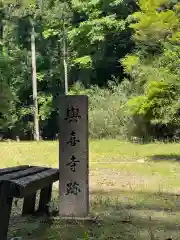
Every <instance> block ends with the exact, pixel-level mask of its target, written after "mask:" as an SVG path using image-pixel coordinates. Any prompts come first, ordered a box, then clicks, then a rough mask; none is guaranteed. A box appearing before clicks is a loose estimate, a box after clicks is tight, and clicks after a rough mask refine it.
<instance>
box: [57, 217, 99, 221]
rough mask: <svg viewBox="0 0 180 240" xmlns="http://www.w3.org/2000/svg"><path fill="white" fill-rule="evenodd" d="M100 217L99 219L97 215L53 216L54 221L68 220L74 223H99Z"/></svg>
mask: <svg viewBox="0 0 180 240" xmlns="http://www.w3.org/2000/svg"><path fill="white" fill-rule="evenodd" d="M99 220H100V219H98V217H97V216H87V217H75V216H72V217H66V216H58V217H55V218H53V221H55V222H56V221H67V222H71V223H72V222H73V223H76V222H77V223H78V222H84V223H97V222H99Z"/></svg>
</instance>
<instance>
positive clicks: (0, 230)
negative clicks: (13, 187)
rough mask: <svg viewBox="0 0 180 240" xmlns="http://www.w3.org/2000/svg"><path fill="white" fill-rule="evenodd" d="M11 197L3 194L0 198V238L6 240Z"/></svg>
mask: <svg viewBox="0 0 180 240" xmlns="http://www.w3.org/2000/svg"><path fill="white" fill-rule="evenodd" d="M12 201H13V198H12V197H5V196H3V197H2V198H1V199H0V219H1V223H0V239H1V240H7V234H8V226H9V218H10V215H11V208H12Z"/></svg>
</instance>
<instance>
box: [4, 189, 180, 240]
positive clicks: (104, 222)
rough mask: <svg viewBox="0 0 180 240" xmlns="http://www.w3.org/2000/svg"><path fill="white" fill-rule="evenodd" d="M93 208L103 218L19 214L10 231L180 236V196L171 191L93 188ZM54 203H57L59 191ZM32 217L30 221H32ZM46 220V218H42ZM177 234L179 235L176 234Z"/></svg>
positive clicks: (28, 235)
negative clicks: (69, 219)
mask: <svg viewBox="0 0 180 240" xmlns="http://www.w3.org/2000/svg"><path fill="white" fill-rule="evenodd" d="M90 200H91V201H90V211H91V214H92V215H97V216H99V219H101V221H94V222H91V223H90V222H86V223H84V224H83V223H80V222H71V223H70V222H64V221H62V220H61V221H54V222H49V223H48V221H47V220H48V219H47V217H39V218H37V217H28V218H23V221H22V217H19V216H18V217H17V219H18V220H19V222H18V220H16V223H15V225H14V226H11V227H10V229H9V234H10V235H13V236H22V237H23V239H27V240H29V239H33V240H36V239H39V240H49V239H51V240H56V239H57V240H61V239H62V240H74V239H75V240H87V239H89V240H93V239H94V240H95V239H96V240H97V239H99V240H101V239H102V240H110V239H114V240H115V239H122V240H126V239H129V240H141V239H142V240H148V239H149V240H152V239H153V238H152V235H153V236H154V237H155V238H154V239H162V240H165V239H168V238H172V239H180V231H179V227H178V225H179V224H180V197H179V196H178V195H175V194H170V193H161V192H159V193H149V192H134V191H133V192H129V191H121V190H111V191H103V190H97V191H92V192H91V194H90ZM53 205H54V207H55V206H58V198H57V195H56V197H55V199H54V204H53ZM29 220H30V221H29ZM41 221H44V222H41ZM177 236H179V237H178V238H177Z"/></svg>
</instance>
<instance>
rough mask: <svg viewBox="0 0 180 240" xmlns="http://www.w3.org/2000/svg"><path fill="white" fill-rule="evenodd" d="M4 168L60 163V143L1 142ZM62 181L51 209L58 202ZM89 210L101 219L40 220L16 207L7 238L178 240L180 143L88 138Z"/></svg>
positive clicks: (179, 234)
mask: <svg viewBox="0 0 180 240" xmlns="http://www.w3.org/2000/svg"><path fill="white" fill-rule="evenodd" d="M0 154H1V155H0V167H1V168H3V167H7V166H14V165H19V164H32V165H45V166H53V167H58V143H57V142H39V143H35V142H19V143H0ZM57 187H58V185H56V184H55V186H54V191H53V198H54V201H53V202H52V208H55V207H57V206H58V197H57V195H58V188H57ZM90 205H91V206H90V212H91V214H93V215H98V216H99V217H100V218H101V219H102V220H103V221H101V222H99V223H98V224H97V223H91V224H89V223H86V224H84V225H83V224H80V223H79V224H78V223H77V224H75V223H73V224H70V223H69V224H68V223H65V222H58V223H54V224H47V223H46V224H45V223H41V222H40V220H39V219H38V220H37V219H35V218H34V217H28V218H27V217H26V218H23V217H21V216H19V215H18V213H20V209H21V207H22V202H21V201H19V202H18V207H13V213H12V217H11V221H10V227H9V236H11V237H12V236H22V239H26V240H29V239H32V240H38V239H39V240H61V239H62V240H74V239H75V240H76V239H77V240H87V239H89V240H93V239H94V240H95V239H99V240H100V239H102V240H108V239H109V240H110V239H122V240H126V239H130V240H131V239H132V240H133V239H136V240H155V239H162V240H165V239H168V238H172V239H173V240H174V239H180V228H179V225H180V144H163V143H155V144H146V145H137V144H130V143H125V142H120V141H116V140H101V141H90Z"/></svg>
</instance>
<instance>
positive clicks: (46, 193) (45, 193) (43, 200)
mask: <svg viewBox="0 0 180 240" xmlns="http://www.w3.org/2000/svg"><path fill="white" fill-rule="evenodd" d="M51 194H52V184H51V185H49V186H48V187H45V188H43V189H41V193H40V200H39V208H38V212H47V211H48V210H49V207H48V204H49V202H50V201H51Z"/></svg>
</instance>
